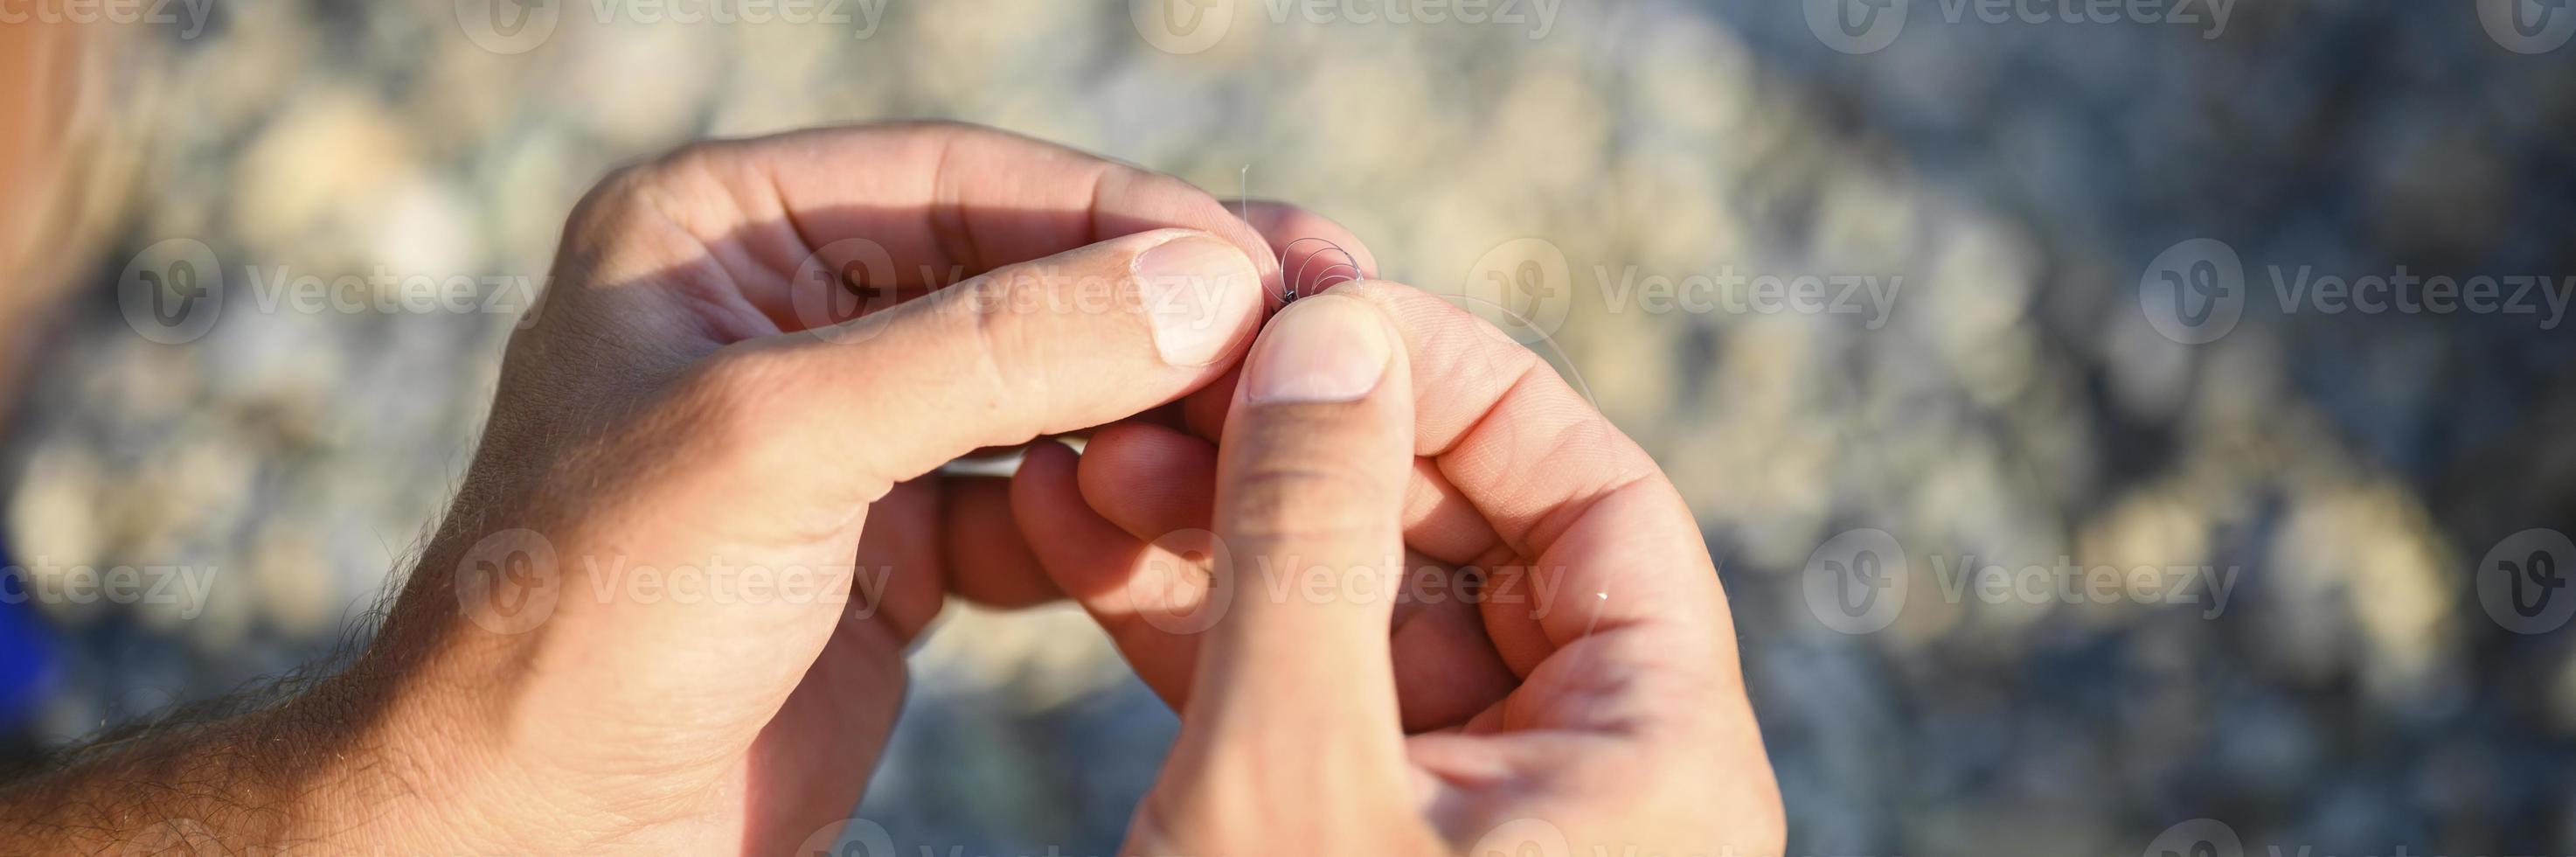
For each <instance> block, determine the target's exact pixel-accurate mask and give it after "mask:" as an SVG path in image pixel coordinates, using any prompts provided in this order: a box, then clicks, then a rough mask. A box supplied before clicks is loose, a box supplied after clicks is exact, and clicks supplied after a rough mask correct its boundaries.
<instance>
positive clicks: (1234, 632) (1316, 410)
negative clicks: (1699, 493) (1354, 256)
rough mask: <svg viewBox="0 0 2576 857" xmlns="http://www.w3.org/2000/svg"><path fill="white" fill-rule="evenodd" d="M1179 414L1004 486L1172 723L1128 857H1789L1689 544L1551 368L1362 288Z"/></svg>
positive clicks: (1046, 457)
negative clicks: (1175, 718)
mask: <svg viewBox="0 0 2576 857" xmlns="http://www.w3.org/2000/svg"><path fill="white" fill-rule="evenodd" d="M1189 405H1190V406H1189V407H1188V408H1187V409H1186V410H1187V412H1188V416H1189V419H1188V420H1187V422H1188V424H1189V426H1190V427H1191V429H1192V430H1191V431H1182V430H1177V429H1171V428H1165V427H1162V426H1157V425H1150V424H1138V423H1130V424H1124V425H1121V426H1117V427H1114V428H1112V429H1109V430H1107V431H1104V432H1102V433H1101V434H1100V435H1098V436H1096V437H1095V438H1094V439H1093V440H1092V442H1091V444H1090V446H1089V447H1088V448H1087V449H1086V451H1085V452H1084V453H1083V454H1082V455H1081V457H1080V458H1079V459H1078V460H1077V459H1076V457H1075V456H1074V455H1073V454H1072V453H1071V452H1070V451H1068V450H1066V449H1063V448H1061V447H1058V446H1054V445H1048V444H1041V445H1040V446H1039V447H1038V448H1036V449H1034V450H1032V452H1031V454H1030V456H1029V459H1028V462H1027V464H1026V465H1024V467H1023V469H1022V471H1021V473H1020V475H1019V477H1018V478H1017V479H1016V480H1015V484H1014V486H1013V495H1014V500H1015V502H1018V503H1020V504H1023V505H1024V507H1026V508H1030V509H1036V508H1041V507H1043V508H1050V509H1055V510H1058V511H1057V513H1056V514H1054V515H1050V516H1043V517H1041V516H1035V515H1022V516H1020V523H1021V527H1022V529H1023V531H1024V532H1025V533H1026V535H1027V536H1028V537H1029V543H1030V545H1031V547H1032V549H1033V550H1034V551H1035V553H1036V554H1037V556H1038V558H1039V560H1040V562H1041V564H1043V565H1044V566H1046V568H1047V569H1048V571H1049V573H1050V574H1051V575H1053V576H1054V577H1055V579H1056V581H1057V583H1058V585H1060V586H1061V587H1062V588H1063V589H1064V590H1065V591H1066V592H1068V593H1069V594H1071V595H1072V596H1073V597H1075V598H1076V599H1077V600H1079V601H1081V602H1082V603H1083V605H1084V606H1085V607H1086V608H1087V609H1089V610H1090V611H1091V612H1092V614H1093V615H1094V616H1095V617H1097V618H1098V619H1099V620H1100V621H1101V622H1102V623H1103V624H1104V625H1105V626H1106V627H1107V628H1108V630H1109V632H1110V634H1111V636H1112V637H1113V639H1115V640H1116V642H1117V643H1118V645H1119V647H1120V648H1121V650H1122V651H1123V652H1124V653H1125V654H1126V656H1127V657H1128V659H1129V661H1130V662H1131V663H1133V664H1134V665H1135V666H1136V668H1137V671H1138V673H1139V674H1140V675H1142V676H1143V677H1144V678H1145V679H1146V680H1147V682H1148V683H1150V684H1152V685H1153V686H1154V687H1155V688H1156V689H1157V690H1158V691H1160V692H1162V693H1163V694H1164V695H1165V697H1166V698H1167V699H1169V700H1171V701H1172V702H1173V704H1174V705H1175V707H1177V708H1179V709H1180V711H1181V713H1182V714H1181V717H1182V727H1181V736H1180V739H1179V742H1178V744H1177V745H1176V746H1175V747H1174V748H1173V751H1172V755H1171V758H1170V760H1169V762H1168V763H1167V765H1166V766H1165V769H1164V772H1163V775H1162V779H1161V780H1160V782H1158V783H1157V784H1156V785H1155V787H1154V789H1153V791H1152V793H1151V794H1150V795H1149V796H1148V797H1147V799H1146V803H1145V805H1144V807H1143V808H1142V809H1141V810H1140V811H1139V812H1138V814H1137V817H1136V820H1135V824H1134V828H1133V830H1132V831H1131V834H1130V836H1131V838H1130V841H1129V843H1128V847H1127V848H1126V849H1125V851H1126V852H1127V853H1227V854H1251V853H1281V854H1413V853H1439V852H1452V851H1461V850H1463V851H1466V852H1468V853H1473V854H1485V853H1502V854H1513V855H1517V854H1521V853H1528V852H1525V851H1524V849H1525V848H1527V847H1529V846H1536V847H1537V851H1536V852H1535V853H1541V854H1549V855H1558V854H1579V853H1614V854H1616V853H1644V854H1707V855H1717V854H1739V855H1756V854H1778V853H1780V850H1781V847H1782V839H1783V837H1784V835H1785V834H1784V829H1783V828H1784V822H1783V820H1782V815H1781V808H1780V799H1779V794H1778V789H1777V786H1776V785H1775V784H1774V782H1773V780H1772V775H1771V768H1770V763H1769V760H1768V758H1767V756H1766V755H1765V753H1764V750H1763V746H1762V740H1761V734H1760V731H1759V730H1758V729H1757V727H1756V726H1755V723H1754V720H1753V714H1752V708H1751V705H1750V703H1749V702H1748V700H1747V699H1746V696H1745V690H1744V683H1743V674H1742V672H1741V669H1740V667H1739V664H1738V656H1737V652H1736V648H1735V632H1734V628H1733V624H1732V622H1731V621H1730V619H1729V616H1728V613H1727V605H1726V598H1725V594H1724V593H1723V592H1722V591H1721V590H1720V588H1719V585H1718V579H1717V574H1716V570H1715V568H1714V566H1713V564H1712V562H1711V561H1710V558H1709V555H1708V553H1707V549H1706V548H1705V546H1704V545H1703V543H1702V542H1701V540H1700V534H1699V529H1698V526H1697V524H1696V522H1695V520H1694V519H1693V517H1692V515H1691V513H1690V510H1689V509H1688V508H1686V507H1685V506H1684V505H1683V503H1682V500H1681V498H1680V496H1679V495H1678V494H1677V493H1676V492H1675V491H1674V489H1673V487H1672V485H1671V483H1670V482H1669V481H1667V480H1666V479H1665V478H1664V476H1663V474H1662V473H1661V472H1660V471H1659V470H1658V469H1657V468H1656V466H1655V464H1654V462H1653V461H1652V460H1651V459H1649V458H1648V457H1647V456H1646V454H1645V453H1644V452H1643V451H1642V450H1640V449H1639V448H1638V447H1637V446H1636V445H1635V444H1634V443H1633V442H1631V441H1629V440H1628V439H1627V438H1626V437H1625V436H1624V435H1622V434H1621V433H1620V432H1619V431H1618V430H1617V429H1616V428H1614V427H1612V426H1611V425H1610V424H1609V422H1608V421H1606V420H1605V419H1603V418H1602V416H1601V415H1600V414H1599V413H1598V412H1596V411H1595V410H1594V409H1593V408H1591V407H1590V406H1589V405H1588V404H1587V403H1585V402H1584V401H1583V400H1581V399H1580V398H1577V397H1576V395H1575V394H1574V392H1573V391H1572V390H1571V389H1569V388H1568V387H1567V386H1566V385H1565V383H1564V382H1563V381H1562V380H1561V379H1559V378H1558V377H1557V376H1556V374H1555V373H1554V371H1553V370H1552V369H1550V368H1549V367H1548V366H1547V364H1546V363H1544V362H1542V361H1540V360H1539V359H1538V358H1537V357H1536V355H1534V354H1532V353H1531V352H1529V351H1528V350H1526V349H1524V348H1521V347H1520V346H1518V345H1517V344H1514V343H1511V342H1510V341H1509V340H1507V339H1504V338H1503V337H1502V336H1501V335H1500V334H1499V333H1498V332H1496V331H1494V330H1493V329H1491V328H1490V327H1488V326H1485V325H1484V324H1483V323H1482V322H1481V321H1479V320H1477V319H1475V318H1474V317H1473V316H1470V315H1468V314H1467V313H1465V312H1462V311H1460V310H1458V309H1457V308H1455V307H1452V306H1450V305H1448V304H1447V303H1445V302H1443V301H1441V300H1439V299H1437V298H1434V297H1432V296H1430V295H1427V294H1424V293H1422V292H1419V291H1416V290H1413V289H1410V288H1407V287H1403V286H1398V285H1394V284H1389V283H1383V282H1365V283H1357V284H1351V285H1345V286H1342V287H1339V288H1336V289H1333V290H1332V291H1330V292H1328V293H1326V294H1324V295H1322V296H1318V297H1312V298H1307V299H1305V300H1302V301H1300V302H1298V303H1295V304H1292V305H1291V306H1289V307H1288V308H1287V309H1286V310H1284V311H1283V312H1281V313H1280V314H1279V316H1277V317H1276V318H1275V319H1274V320H1272V321H1271V323H1270V324H1269V326H1268V327H1267V328H1266V329H1265V330H1264V331H1263V332H1262V334H1261V336H1260V338H1259V340H1257V342H1256V343H1255V344H1254V346H1253V348H1252V351H1251V354H1250V355H1249V356H1247V357H1246V358H1245V361H1244V364H1243V367H1242V368H1241V369H1240V370H1239V371H1238V372H1237V373H1236V374H1235V375H1234V376H1232V377H1230V378H1228V379H1226V380H1222V381H1220V382H1218V383H1217V384H1215V385H1213V386H1211V387H1210V388H1209V389H1208V390H1206V391H1202V392H1201V393H1200V394H1198V396H1196V397H1194V398H1193V400H1192V401H1191V402H1190V403H1189ZM1220 426H1221V431H1220V429H1219V427H1220ZM1219 438H1221V440H1219V441H1218V442H1215V443H1211V442H1210V441H1211V439H1219ZM1074 497H1080V498H1082V499H1083V500H1085V501H1087V504H1077V503H1072V502H1068V499H1069V498H1074ZM1086 506H1087V508H1088V509H1090V510H1092V511H1090V512H1087V513H1086V512H1084V511H1082V510H1083V509H1084V508H1085V507H1086ZM1066 509H1072V510H1073V511H1072V512H1070V513H1068V512H1066V511H1063V510H1066ZM1211 530H1212V531H1213V532H1212V537H1211V536H1210V535H1209V534H1208V533H1207V531H1211ZM1211 538H1212V541H1211ZM1399 563H1400V564H1401V566H1402V567H1401V568H1392V567H1390V566H1393V565H1396V564H1399ZM1425 568H1428V569H1430V570H1431V571H1430V573H1429V574H1425V573H1424V571H1423V570H1424V569H1425ZM1460 569H1482V570H1483V571H1482V572H1470V571H1460ZM1211 582H1213V589H1211ZM1317 583H1321V584H1322V585H1321V587H1320V588H1310V585H1313V584H1317ZM1426 583H1428V584H1431V585H1430V586H1428V587H1426V586H1425V584H1426ZM1398 587H1401V588H1402V589H1403V590H1404V595H1405V596H1406V597H1405V598H1403V599H1397V598H1390V597H1383V596H1385V595H1387V594H1389V593H1391V592H1393V591H1394V590H1395V589H1396V588H1398ZM1212 593H1213V594H1212ZM1462 593H1477V594H1479V595H1480V596H1481V597H1479V598H1478V599H1477V600H1476V601H1475V603H1468V602H1467V601H1466V600H1462V598H1460V597H1457V596H1458V595H1460V594H1462ZM1507 593H1518V594H1519V597H1506V594H1507ZM1444 594H1445V595H1448V596H1450V597H1441V596H1443V595H1444ZM1399 600H1401V601H1402V603H1390V602H1394V601H1399ZM1201 611H1208V612H1201ZM1211 619H1212V620H1213V621H1212V624H1210V623H1209V621H1208V620H1211ZM1193 626H1204V629H1205V633H1197V630H1198V629H1197V628H1196V627H1193ZM1595 849H1606V850H1602V851H1596V850H1595Z"/></svg>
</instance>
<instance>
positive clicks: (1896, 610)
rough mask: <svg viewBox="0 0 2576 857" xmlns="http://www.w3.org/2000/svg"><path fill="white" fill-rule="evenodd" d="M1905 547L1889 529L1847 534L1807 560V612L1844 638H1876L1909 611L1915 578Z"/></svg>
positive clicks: (1836, 537)
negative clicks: (1858, 635) (1908, 606)
mask: <svg viewBox="0 0 2576 857" xmlns="http://www.w3.org/2000/svg"><path fill="white" fill-rule="evenodd" d="M1906 571H1907V568H1906V561H1905V546H1904V545H1903V544H1900V543H1898V542H1897V540H1896V536H1894V535H1892V534H1890V533H1888V532H1887V531H1886V530H1879V529H1857V530H1846V531H1844V532H1842V533H1841V534H1839V535H1836V536H1834V537H1833V538H1831V539H1827V540H1826V541H1825V543H1824V544H1821V545H1817V546H1816V550H1815V552H1814V553H1810V554H1808V555H1807V572H1806V574H1805V575H1803V576H1802V577H1801V580H1802V581H1803V582H1804V583H1805V589H1806V595H1807V612H1809V613H1812V614H1815V617H1816V621H1819V622H1823V623H1825V627H1827V628H1832V629H1834V630H1836V631H1840V632H1843V633H1845V634H1855V635H1857V634H1875V633H1878V632H1880V631H1884V630H1887V626H1889V625H1893V624H1896V617H1897V616H1898V615H1900V614H1902V613H1903V612H1904V611H1905V598H1906V595H1907V591H1908V590H1909V589H1911V588H1912V575H1909V574H1907V573H1906Z"/></svg>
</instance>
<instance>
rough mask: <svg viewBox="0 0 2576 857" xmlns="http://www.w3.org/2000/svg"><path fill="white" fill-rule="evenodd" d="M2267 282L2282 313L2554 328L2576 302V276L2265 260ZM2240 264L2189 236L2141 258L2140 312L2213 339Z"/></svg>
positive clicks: (2225, 327) (2237, 288)
mask: <svg viewBox="0 0 2576 857" xmlns="http://www.w3.org/2000/svg"><path fill="white" fill-rule="evenodd" d="M2264 274H2265V280H2266V282H2268V283H2269V288H2270V291H2271V296H2272V299H2273V301H2274V303H2275V304H2277V305H2278V307H2279V308H2280V311H2281V313H2282V314H2283V315H2291V314H2298V313H2314V314H2319V315H2344V314H2353V315H2454V314H2469V315H2497V316H2529V317H2530V318H2532V319H2533V321H2535V322H2536V323H2537V324H2538V325H2539V327H2540V329H2542V330H2556V329H2558V325H2559V324H2560V323H2561V322H2563V321H2565V320H2566V317H2567V307H2568V304H2569V302H2570V301H2571V299H2576V276H2565V277H2553V276H2549V275H2544V274H2504V275H2486V274H2478V275H2470V276H2451V275H2444V274H2431V275H2427V274H2421V273H2417V272H2415V271H2413V270H2411V269H2409V268H2407V267H2406V266H2403V265H2400V266H2398V267H2397V269H2396V270H2395V271H2390V272H2364V273H2360V274H2356V275H2348V274H2343V273H2332V272H2323V271H2319V270H2317V269H2316V266H2314V265H2297V266H2290V265H2266V266H2264ZM2248 286H2249V284H2248V283H2247V281H2246V274H2245V263H2244V261H2243V259H2242V258H2241V257H2239V256H2237V254H2236V249H2235V248H2234V247H2231V246H2229V245H2228V244H2227V243H2226V242H2224V241H2219V240H2216V239H2210V238H2195V239H2192V240H2189V241H2184V242H2182V243H2180V244H2176V245H2174V246H2173V247H2171V248H2169V249H2167V250H2165V251H2164V252H2163V253H2161V254H2158V255H2157V256H2156V258H2155V260H2154V261H2151V262H2149V263H2147V268H2146V273H2145V274H2143V275H2141V276H2140V277H2139V278H2138V308H2139V309H2140V310H2141V311H2143V312H2145V313H2146V318H2147V324H2148V326H2150V327H2153V328H2155V330H2156V332H2157V333H2160V334H2163V335H2164V336H2165V338H2167V339H2171V340H2173V341H2175V342H2178V343H2182V344H2184V345H2201V344H2206V343H2209V342H2214V341H2217V340H2218V338H2219V337H2223V336H2226V335H2227V334H2228V332H2229V331H2232V330H2235V329H2236V323H2237V322H2238V321H2239V320H2241V319H2242V318H2243V317H2244V314H2245V305H2246V302H2247V300H2248V293H2249V291H2250V289H2249V287H2248Z"/></svg>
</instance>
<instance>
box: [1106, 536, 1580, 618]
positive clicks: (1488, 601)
mask: <svg viewBox="0 0 2576 857" xmlns="http://www.w3.org/2000/svg"><path fill="white" fill-rule="evenodd" d="M1563 571H1564V570H1563V569H1562V568H1558V569H1553V570H1542V569H1539V568H1535V567H1531V566H1524V565H1497V566H1492V567H1479V566H1465V567H1460V568H1454V569H1453V568H1448V567H1445V566H1438V565H1415V564H1411V563H1408V562H1406V561H1405V559H1404V557H1402V556H1388V557H1384V558H1382V559H1381V560H1379V561H1377V562H1374V563H1370V564H1366V565H1358V566H1336V565H1329V564H1317V563H1308V562H1305V561H1303V560H1302V559H1301V558H1299V557H1296V556H1271V555H1266V554H1265V555H1259V556H1255V557H1252V559H1251V562H1250V563H1249V564H1247V563H1245V562H1244V561H1243V558H1242V557H1241V556H1239V555H1238V554H1236V553H1235V552H1234V551H1233V550H1231V549H1229V548H1228V547H1227V546H1226V543H1225V540H1224V539H1221V538H1219V537H1217V535H1216V534H1215V533H1213V532H1209V531H1207V530H1199V529H1187V530H1176V531H1173V532H1170V533H1165V534H1163V535H1162V536H1160V537H1158V538H1156V539H1154V540H1153V542H1152V544H1150V545H1148V546H1147V550H1146V551H1145V553H1144V559H1143V561H1142V562H1141V563H1139V564H1138V567H1137V570H1136V573H1135V574H1133V575H1130V576H1129V577H1128V578H1127V584H1126V596H1127V601H1128V603H1129V604H1130V605H1131V609H1133V610H1135V612H1136V613H1137V614H1138V615H1140V616H1143V617H1144V619H1145V621H1146V623H1147V624H1149V625H1152V626H1153V627H1154V628H1155V629H1156V630H1159V631H1162V632H1164V633H1166V634H1196V633H1199V632H1201V631H1205V630H1207V629H1209V628H1213V627H1215V626H1216V623H1217V622H1218V621H1219V620H1221V619H1223V618H1224V617H1225V615H1226V613H1227V612H1228V611H1229V610H1231V609H1233V608H1234V607H1235V606H1237V605H1238V604H1241V603H1242V602H1243V601H1244V599H1249V598H1257V599H1261V600H1263V601H1265V602H1267V603H1271V604H1290V603H1299V604H1328V603H1346V604H1395V603H1399V602H1401V603H1409V604H1425V605H1429V604H1444V603H1448V602H1451V601H1455V602H1458V603H1461V604H1474V605H1501V606H1510V607H1516V608H1518V607H1525V608H1526V613H1527V615H1528V616H1529V617H1530V618H1533V619H1544V618H1546V617H1547V615H1548V614H1549V613H1550V612H1553V611H1554V609H1555V608H1556V606H1557V605H1558V603H1559V602H1558V601H1557V596H1558V594H1559V591H1560V590H1561V589H1562V588H1563V586H1564V580H1565V575H1564V574H1563Z"/></svg>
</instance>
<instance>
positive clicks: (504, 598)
mask: <svg viewBox="0 0 2576 857" xmlns="http://www.w3.org/2000/svg"><path fill="white" fill-rule="evenodd" d="M577 559H578V562H575V563H569V564H567V563H566V562H564V561H563V559H562V558H561V556H560V555H559V554H558V553H556V551H555V546H554V542H553V541H552V540H550V539H548V538H546V537H545V535H543V534H541V533H538V532H536V531H534V530H527V529H511V530H501V531H498V532H494V533H491V534H489V535H486V536H484V537H483V538H482V539H481V540H480V541H477V542H475V543H474V545H473V547H471V548H468V549H467V550H466V552H465V554H464V556H463V557H461V558H460V559H458V561H457V563H456V575H455V577H454V578H453V579H452V584H451V588H452V589H453V590H454V591H455V593H456V602H457V605H458V606H459V607H460V608H462V609H463V611H464V613H465V616H466V618H467V619H470V620H472V621H473V622H474V624H476V625H479V626H482V628H483V629H484V630H487V631H491V632H492V633H495V634H524V633H527V632H528V631H531V630H535V629H536V628H537V626H539V625H543V624H545V622H546V620H547V619H551V618H553V617H554V614H555V611H556V610H557V609H558V608H559V607H560V606H561V605H562V604H563V602H564V600H565V599H567V598H572V599H587V600H588V601H589V602H590V603H595V604H719V605H732V604H831V605H848V604H850V602H851V600H852V596H853V595H856V596H857V600H858V602H859V603H858V604H857V605H855V606H853V607H850V608H849V609H848V610H847V616H848V617H851V618H861V619H864V618H867V617H870V616H873V615H875V612H876V610H877V608H878V606H879V605H881V604H883V603H885V598H884V595H885V591H886V587H887V586H889V585H891V584H892V582H893V580H894V568H893V567H892V566H862V565H856V564H823V565H801V564H765V563H735V562H728V561H727V560H726V559H725V558H724V557H722V556H710V557H707V558H705V559H704V560H695V559H689V560H681V561H678V562H646V561H641V560H638V559H636V558H634V557H628V556H623V555H607V556H602V555H595V554H584V555H581V556H579V557H577ZM567 573H572V574H577V575H578V576H577V577H574V578H571V579H569V580H568V579H567V578H566V575H567Z"/></svg>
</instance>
